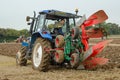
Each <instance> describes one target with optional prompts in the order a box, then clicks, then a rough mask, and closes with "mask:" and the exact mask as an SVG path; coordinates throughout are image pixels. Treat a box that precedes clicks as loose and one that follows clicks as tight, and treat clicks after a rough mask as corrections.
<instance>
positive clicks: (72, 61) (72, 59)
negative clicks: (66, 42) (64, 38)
mask: <svg viewBox="0 0 120 80" xmlns="http://www.w3.org/2000/svg"><path fill="white" fill-rule="evenodd" d="M71 63H72V64H73V63H74V57H73V56H71Z"/></svg>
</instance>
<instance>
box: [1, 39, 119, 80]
mask: <svg viewBox="0 0 120 80" xmlns="http://www.w3.org/2000/svg"><path fill="white" fill-rule="evenodd" d="M108 39H113V41H112V42H111V43H110V45H108V46H107V47H106V48H105V49H104V50H103V52H102V53H101V54H99V55H98V56H100V57H105V58H108V59H109V62H108V64H106V65H104V66H98V67H97V68H96V69H94V70H74V69H66V68H61V67H58V66H56V67H50V70H49V71H48V72H39V71H37V70H33V69H32V65H31V62H30V61H29V62H28V65H27V66H25V67H20V66H16V64H15V55H16V53H17V51H18V50H19V48H20V47H21V46H20V44H16V43H1V44H0V80H120V38H118V37H116V38H113V37H111V38H108ZM100 41H102V40H101V39H90V40H89V43H90V44H91V45H94V44H96V43H97V42H100Z"/></svg>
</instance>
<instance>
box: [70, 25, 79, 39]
mask: <svg viewBox="0 0 120 80" xmlns="http://www.w3.org/2000/svg"><path fill="white" fill-rule="evenodd" d="M71 32H72V38H73V39H77V38H78V37H79V34H80V33H79V28H77V27H74V28H72V30H71Z"/></svg>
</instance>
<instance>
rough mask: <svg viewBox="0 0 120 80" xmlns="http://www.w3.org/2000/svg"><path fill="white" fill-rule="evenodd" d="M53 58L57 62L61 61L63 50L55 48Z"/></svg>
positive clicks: (62, 59)
mask: <svg viewBox="0 0 120 80" xmlns="http://www.w3.org/2000/svg"><path fill="white" fill-rule="evenodd" d="M54 60H55V61H56V62H57V63H62V62H63V61H64V52H63V50H57V51H56V52H55V56H54Z"/></svg>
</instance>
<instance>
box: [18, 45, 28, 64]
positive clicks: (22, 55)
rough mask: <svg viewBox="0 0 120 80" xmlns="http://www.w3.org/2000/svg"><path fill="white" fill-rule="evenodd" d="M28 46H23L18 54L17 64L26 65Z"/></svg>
mask: <svg viewBox="0 0 120 80" xmlns="http://www.w3.org/2000/svg"><path fill="white" fill-rule="evenodd" d="M26 51H27V47H21V49H20V50H19V51H18V52H17V54H16V65H20V66H26V64H27V59H26V58H25V56H26Z"/></svg>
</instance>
